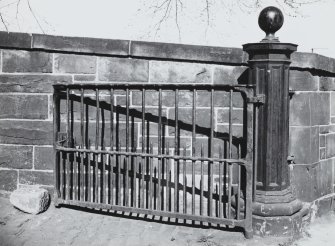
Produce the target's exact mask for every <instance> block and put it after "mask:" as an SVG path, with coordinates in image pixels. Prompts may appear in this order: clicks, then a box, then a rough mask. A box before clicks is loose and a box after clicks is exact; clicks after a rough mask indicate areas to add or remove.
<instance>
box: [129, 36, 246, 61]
mask: <svg viewBox="0 0 335 246" xmlns="http://www.w3.org/2000/svg"><path fill="white" fill-rule="evenodd" d="M130 55H132V56H135V57H151V58H152V57H155V58H163V59H176V60H191V61H212V62H220V63H228V64H231V63H237V64H240V63H242V62H245V61H246V60H247V54H245V53H244V52H243V51H242V49H240V48H226V47H211V46H198V45H184V44H171V43H154V42H141V41H132V42H131V52H130Z"/></svg>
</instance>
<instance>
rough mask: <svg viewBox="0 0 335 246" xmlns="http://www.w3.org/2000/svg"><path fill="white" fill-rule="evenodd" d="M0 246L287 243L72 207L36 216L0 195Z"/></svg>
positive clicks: (272, 245)
mask: <svg viewBox="0 0 335 246" xmlns="http://www.w3.org/2000/svg"><path fill="white" fill-rule="evenodd" d="M0 207H1V209H0V245H1V246H19V245H25V246H39V245H48V246H53V245H78V246H86V245H87V246H91V245H92V246H95V245H104V246H105V245H111V246H118V245H122V246H123V245H125V246H142V245H143V246H149V245H151V246H155V245H157V246H158V245H159V246H161V245H163V246H164V245H172V246H177V245H178V246H179V245H180V246H182V245H197V246H205V245H206V246H208V245H211V246H220V245H224V246H227V245H229V246H275V245H276V246H278V245H280V244H281V245H285V243H287V242H290V239H289V238H279V239H278V238H260V237H257V236H255V237H254V238H253V239H249V240H248V239H245V237H244V235H243V233H242V232H241V231H236V230H235V231H234V230H233V231H231V230H225V229H216V228H210V227H192V226H184V225H175V224H174V223H173V221H170V222H169V221H167V219H163V223H158V221H152V220H144V219H143V216H142V215H141V216H137V215H133V216H132V219H130V218H129V216H124V215H121V214H117V215H116V214H113V213H106V212H88V211H85V210H82V209H74V208H67V207H61V208H55V207H54V206H53V204H51V206H50V208H49V209H48V210H47V211H46V212H44V213H42V214H40V215H38V216H36V215H32V214H27V213H23V212H21V211H20V210H17V209H15V208H13V206H12V205H11V204H10V202H9V199H8V198H5V197H1V196H0Z"/></svg>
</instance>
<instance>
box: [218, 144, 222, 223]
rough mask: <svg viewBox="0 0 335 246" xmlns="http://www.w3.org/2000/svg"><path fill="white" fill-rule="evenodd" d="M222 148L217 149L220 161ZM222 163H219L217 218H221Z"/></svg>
mask: <svg viewBox="0 0 335 246" xmlns="http://www.w3.org/2000/svg"><path fill="white" fill-rule="evenodd" d="M222 158H223V155H222V147H221V146H220V147H219V159H222ZM222 178H223V177H222V162H221V161H220V162H219V217H220V218H222Z"/></svg>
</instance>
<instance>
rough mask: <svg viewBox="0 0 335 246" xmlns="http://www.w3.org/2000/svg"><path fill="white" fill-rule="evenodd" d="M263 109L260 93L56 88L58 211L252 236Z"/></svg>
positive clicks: (135, 86)
mask: <svg viewBox="0 0 335 246" xmlns="http://www.w3.org/2000/svg"><path fill="white" fill-rule="evenodd" d="M136 93H137V94H136ZM152 93H155V94H152ZM185 93H189V94H185ZM201 93H205V94H206V98H204V97H200V96H201ZM219 93H226V94H219ZM237 95H238V96H240V99H239V100H242V103H240V105H241V106H240V107H241V108H236V107H237V106H236V105H235V104H236V102H235V101H234V100H235V99H234V97H235V96H237ZM218 96H219V97H218ZM220 97H221V98H220ZM218 98H219V99H218ZM185 100H186V101H187V100H188V101H187V102H188V103H185ZM199 100H200V101H199ZM201 100H205V103H203V104H201V105H200V106H199V105H198V104H200V103H201ZM224 100H226V101H224ZM148 101H149V103H148ZM260 101H261V99H260V98H259V97H254V87H253V86H252V85H225V84H222V85H221V84H220V85H211V84H150V83H149V84H143V83H129V84H125V83H80V84H63V83H58V84H55V85H54V149H55V158H56V166H55V187H56V192H55V204H69V205H76V206H82V207H91V208H96V209H107V210H116V211H123V212H131V213H141V214H146V215H154V216H163V217H170V218H176V219H183V220H193V221H199V222H206V223H213V224H221V225H227V226H240V227H243V228H244V229H245V231H246V236H248V237H249V236H251V231H252V228H251V202H252V189H253V183H252V182H253V114H254V111H253V110H254V105H255V104H257V103H259V102H260ZM222 104H225V105H222ZM236 112H237V113H239V112H240V113H241V112H242V113H241V114H240V115H238V116H235V114H236ZM233 114H234V115H233ZM219 116H220V117H221V121H222V122H221V123H220V124H219V123H218V121H219V120H218V119H219V118H218V117H219ZM225 117H226V118H227V119H226V118H225ZM233 117H235V118H239V117H240V118H243V122H238V123H236V122H234V121H236V120H235V118H234V119H233ZM220 127H221V128H222V129H223V130H222V129H221V128H220ZM239 127H240V128H241V127H242V128H243V131H242V132H240V133H234V131H236V129H239ZM219 128H220V129H221V130H220V129H219ZM235 128H236V129H235ZM239 134H240V135H239Z"/></svg>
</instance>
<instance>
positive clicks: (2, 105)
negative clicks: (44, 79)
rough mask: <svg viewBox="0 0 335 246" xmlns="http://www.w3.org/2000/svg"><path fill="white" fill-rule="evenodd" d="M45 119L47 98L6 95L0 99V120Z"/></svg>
mask: <svg viewBox="0 0 335 246" xmlns="http://www.w3.org/2000/svg"><path fill="white" fill-rule="evenodd" d="M5 118H14V119H47V118H48V96H46V95H41V96H38V95H6V94H3V95H1V97H0V119H5Z"/></svg>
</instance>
